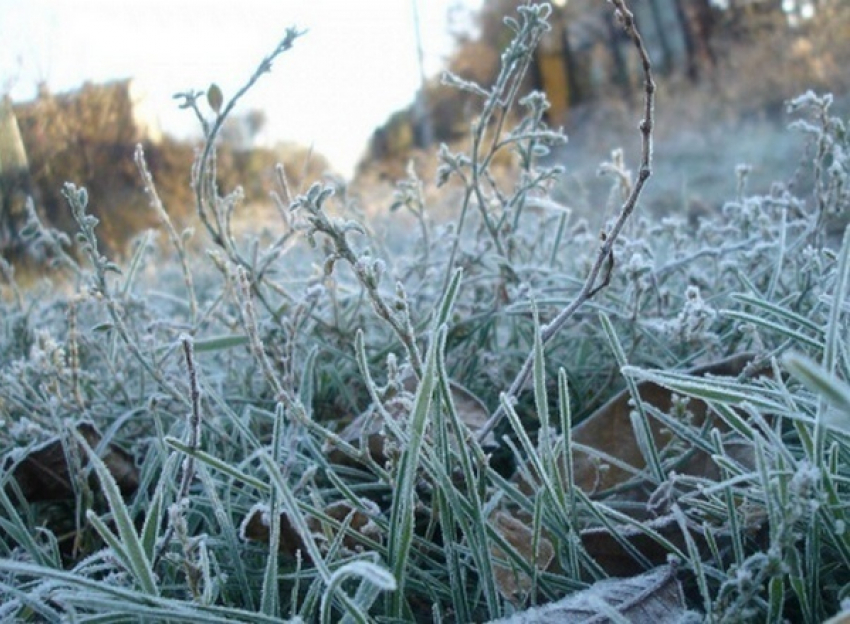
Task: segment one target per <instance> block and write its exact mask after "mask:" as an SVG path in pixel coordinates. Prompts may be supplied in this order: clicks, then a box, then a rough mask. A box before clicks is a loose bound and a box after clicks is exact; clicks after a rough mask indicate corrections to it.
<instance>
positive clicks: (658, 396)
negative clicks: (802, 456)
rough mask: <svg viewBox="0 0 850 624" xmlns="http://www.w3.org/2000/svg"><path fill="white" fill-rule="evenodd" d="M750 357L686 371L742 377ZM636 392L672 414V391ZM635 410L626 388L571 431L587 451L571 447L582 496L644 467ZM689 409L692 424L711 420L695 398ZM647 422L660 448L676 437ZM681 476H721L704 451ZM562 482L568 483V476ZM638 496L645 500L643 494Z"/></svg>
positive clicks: (650, 387)
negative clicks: (614, 461) (634, 419)
mask: <svg viewBox="0 0 850 624" xmlns="http://www.w3.org/2000/svg"><path fill="white" fill-rule="evenodd" d="M752 359H753V356H752V355H751V354H741V355H737V356H733V357H731V358H729V359H726V360H721V361H719V362H715V363H712V364H709V365H706V366H701V367H699V368H695V369H692V370H690V371H687V372H688V373H689V374H691V375H695V376H704V375H713V376H735V375H738V374H739V373H741V371H743V370H744V368H745V367H746V366H747V365H748V364H749V363H750V362H751V361H752ZM638 393H639V394H640V396H641V399H642V400H643V401H644V402H645V403H648V404H649V405H652V406H654V407H656V408H657V409H658V410H660V411H662V412H667V413H669V412H670V411H671V409H672V408H673V393H672V392H671V391H670V390H668V389H667V388H664V387H662V386H659V385H658V384H655V383H652V382H647V381H644V382H641V383H639V384H638ZM633 409H634V408H633V405H632V396H631V393H630V392H629V391H628V390H624V391H622V392H620V393H619V394H618V395H617V396H615V397H614V398H612V399H611V400H610V401H608V402H607V403H606V404H605V405H603V406H602V407H600V408H599V409H598V410H596V412H594V413H593V414H592V415H591V416H590V417H588V418H587V419H586V420H584V421H582V422H581V423H580V424H579V425H577V426H576V427H575V428H574V429H573V431H572V440H573V443H574V444H575V445H580V446H583V447H585V448H586V449H589V450H585V449H581V448H574V449H573V480H574V483H575V484H576V486H578V487H579V488H580V489H581V490H583V491H584V492H586V493H588V494H594V493H597V492H603V491H605V490H610V489H611V488H614V487H616V486H618V485H622V484H623V483H625V482H627V481H629V480H630V479H632V478H633V477H634V476H635V475H636V474H639V473H640V472H642V471H643V470H644V469H645V468H646V462H645V460H644V456H643V453H642V452H641V450H640V447H639V446H638V442H637V439H636V437H635V434H634V429H633V427H632V422H631V412H632V411H633ZM688 410H689V411H690V412H691V414H692V415H693V420H692V421H691V424H692V425H693V426H696V427H699V426H702V425H703V424H704V423H705V421H706V419H707V418H712V417H711V415H710V414H709V413H708V409H707V405H706V404H705V403H704V402H703V401H700V400H696V399H692V400H691V401H690V402H689V403H688ZM649 421H650V428H651V432H652V437H653V439H654V441H655V445H656V447H657V448H659V449H662V448H664V447H665V446H667V444H669V443H670V442H671V440H672V439H673V434H672V433H671V432H670V431H669V430H668V429H667V428H666V427H665V426H664V425H663V423H661V422H659V421H657V420H656V419H654V418H651V417H650V418H649ZM713 424H714V425H715V426H717V427H718V428H720V429H725V426H724V425H723V423H722V422H721V421H720V420H719V419H714V420H713ZM747 448H749V447H747ZM742 452H745V451H742ZM606 456H607V457H606ZM608 458H613V459H615V460H618V461H619V462H621V464H623V465H617V464H615V463H613V462H611V461H609V459H608ZM741 459H744V458H743V457H741ZM559 463H560V462H559ZM679 472H681V473H682V474H693V475H699V476H704V477H707V478H717V474H716V472H717V469H716V466H715V465H714V462H713V461H711V459H710V458H709V457H708V456H707V455H705V453H702V452H695V453H693V455H692V456H691V457H690V458H689V459H688V461H687V462H686V463H685V464H684V465H682V466H681V467H680V468H679ZM562 479H565V476H564V475H562ZM514 481H515V482H516V483H517V484H518V485H519V486H520V488H521V489H522V490H523V491H524V492H525V493H527V494H528V493H531V492H533V491H534V490H535V489H536V485H534V484H529V483H527V482H526V481H525V479H524V478H523V477H522V476H521V473H518V474H517V476H515V477H514ZM637 495H638V496H645V493H643V494H637Z"/></svg>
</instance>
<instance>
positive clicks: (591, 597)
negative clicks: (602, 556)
mask: <svg viewBox="0 0 850 624" xmlns="http://www.w3.org/2000/svg"><path fill="white" fill-rule="evenodd" d="M686 612H687V608H686V606H685V597H684V593H683V591H682V586H681V584H680V583H679V581H678V580H677V578H676V568H675V566H671V565H665V566H661V567H658V568H655V569H653V570H650V571H649V572H646V573H644V574H641V575H640V576H635V577H632V578H622V579H621V578H618V579H607V580H604V581H599V582H597V583H595V584H594V585H592V586H591V587H589V588H588V589H586V590H584V591H581V592H577V593H575V594H572V595H570V596H568V597H567V598H564V599H563V600H559V601H558V602H553V603H551V604H548V605H545V606H542V607H536V608H532V609H528V610H526V611H522V612H520V613H516V614H514V615H513V616H511V617H507V618H504V619H500V620H493V621H491V622H490V624H560V623H561V622H582V623H583V624H591V623H593V624H603V623H605V622H613V621H624V622H632V623H633V624H673V623H675V622H680V621H682V618H683V616H684V615H685V614H686Z"/></svg>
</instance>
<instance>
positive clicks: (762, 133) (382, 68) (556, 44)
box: [0, 0, 850, 261]
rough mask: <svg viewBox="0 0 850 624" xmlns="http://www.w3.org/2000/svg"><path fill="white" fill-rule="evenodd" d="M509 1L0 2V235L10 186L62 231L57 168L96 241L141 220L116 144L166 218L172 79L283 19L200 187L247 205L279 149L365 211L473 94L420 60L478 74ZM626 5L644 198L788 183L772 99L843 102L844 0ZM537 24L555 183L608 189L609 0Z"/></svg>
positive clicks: (175, 82) (621, 69) (191, 124)
mask: <svg viewBox="0 0 850 624" xmlns="http://www.w3.org/2000/svg"><path fill="white" fill-rule="evenodd" d="M523 3H524V2H522V1H521V0H419V1H418V2H417V1H416V0H360V1H352V0H347V1H343V0H284V1H281V0H278V1H271V0H243V1H241V2H236V3H234V2H221V1H219V0H207V1H197V0H182V1H180V0H146V1H145V2H135V3H123V2H114V1H113V0H78V1H75V2H64V1H62V0H0V40H2V41H3V46H2V49H0V88H2V104H0V202H1V203H0V252H2V254H3V256H4V257H5V258H7V259H10V260H13V261H16V260H20V259H21V258H24V257H25V256H26V250H25V249H24V247H23V245H22V242H21V236H20V233H21V230H22V228H23V226H24V223H25V221H26V210H25V205H26V198H27V197H32V198H33V200H34V204H33V205H34V207H35V209H36V210H37V212H38V213H39V215H40V216H41V217H42V219H43V220H44V221H45V222H47V223H49V224H51V225H53V226H54V227H57V228H59V229H61V230H66V231H70V230H71V229H72V227H71V219H70V215H69V214H68V210H67V208H66V206H65V202H64V200H63V199H62V197H61V195H60V189H61V185H62V183H63V182H65V181H72V182H74V183H76V184H78V185H83V186H86V187H87V188H88V189H89V194H90V197H91V210H92V212H93V213H94V214H95V215H97V216H99V217H100V218H101V221H102V224H101V226H100V228H99V235H100V236H101V239H102V241H103V243H104V246H105V248H106V250H107V251H108V252H109V253H110V254H112V255H113V256H121V255H122V254H123V253H124V252H125V250H126V246H127V243H128V241H129V240H130V239H131V238H132V237H133V236H135V234H137V233H138V232H139V231H140V230H141V229H143V228H147V227H152V226H154V225H155V224H156V219H155V215H154V214H153V212H152V211H151V210H149V209H148V207H147V199H146V198H145V196H144V193H143V191H142V188H141V184H140V181H139V175H138V172H137V171H136V168H135V165H134V163H133V159H132V154H133V150H134V147H135V145H136V144H137V143H142V144H143V145H144V147H145V151H146V154H147V158H148V160H149V165H150V167H151V169H152V172H153V174H154V177H155V180H156V182H157V185H158V189H159V192H160V194H161V195H162V198H163V200H164V202H165V204H166V208H167V209H168V210H169V212H170V213H171V214H172V217H173V218H174V219H175V220H176V221H177V222H178V223H180V224H184V225H185V224H189V223H191V221H192V218H193V211H194V208H193V202H192V197H191V190H190V187H189V172H190V169H191V162H192V159H193V157H194V150H195V149H196V147H197V146H198V145H199V144H200V139H201V131H200V126H199V124H198V121H197V119H195V117H194V115H193V114H192V113H191V112H190V111H187V110H180V109H179V108H178V106H177V104H178V102H177V101H176V100H174V99H173V98H172V96H173V94H174V93H177V92H185V91H190V90H196V91H199V92H205V91H206V89H207V88H208V86H209V85H210V84H212V83H215V84H218V85H219V86H220V87H221V89H222V91H223V93H224V96H225V99H226V98H228V97H229V96H231V95H232V94H233V93H235V92H236V90H237V89H238V88H239V87H240V86H241V85H242V84H244V82H245V81H246V80H247V78H248V77H249V76H250V75H251V74H252V73H253V71H254V69H255V68H256V66H257V64H258V62H259V61H260V60H261V59H262V58H263V57H264V56H265V55H266V54H267V53H268V52H269V51H271V50H272V49H274V47H275V46H276V45H277V43H278V42H279V40H280V39H281V38H282V36H283V34H284V31H285V29H286V27H288V26H292V25H294V26H297V27H299V28H303V29H305V30H306V31H308V32H307V33H306V34H305V35H304V36H303V37H302V38H300V39H299V40H298V41H296V43H295V46H294V48H293V49H292V50H291V51H290V52H287V53H285V54H284V55H283V56H282V57H280V58H279V59H278V60H277V61H276V62H275V65H274V67H273V70H272V72H271V74H269V75H266V76H264V77H263V78H262V79H261V81H260V82H259V83H258V85H257V87H256V88H255V89H253V90H252V91H251V92H250V93H249V95H248V96H247V97H246V98H245V99H244V100H243V101H242V103H241V104H240V106H239V107H238V108H237V110H236V112H235V115H234V116H232V117H231V118H230V119H229V120H228V122H227V125H226V127H225V129H224V131H223V133H222V137H221V145H220V152H219V172H220V178H221V190H222V191H223V192H228V191H230V190H232V189H233V188H234V187H235V186H236V185H237V184H241V185H243V187H244V190H245V195H246V200H247V204H248V206H249V209H248V212H249V213H250V211H251V210H255V211H260V210H262V209H263V207H265V206H268V203H269V202H268V194H269V192H270V190H272V189H273V188H274V178H273V170H274V165H275V163H277V162H282V163H284V164H285V166H286V167H287V171H288V172H289V173H290V175H291V176H292V177H293V178H294V180H295V182H296V183H297V185H298V186H299V187H300V188H306V186H307V185H308V184H309V183H310V182H312V181H314V180H317V179H321V178H322V177H323V176H327V175H333V176H336V177H337V178H338V179H339V180H345V181H347V182H349V183H351V188H353V189H355V190H356V191H357V193H359V196H360V197H361V201H362V204H363V209H364V211H365V212H367V213H370V214H380V213H381V212H385V211H386V210H387V206H388V205H389V201H388V200H387V197H388V195H389V190H388V189H390V188H391V186H392V184H393V182H394V181H395V180H397V179H399V178H402V177H404V176H405V175H406V168H407V166H408V163H409V162H413V163H415V166H416V170H417V172H418V173H419V175H420V176H421V177H422V178H423V180H425V181H426V182H428V183H429V184H430V183H432V182H433V180H434V170H435V167H436V163H435V159H434V157H433V155H434V153H435V151H436V146H438V145H439V144H440V143H447V144H450V145H456V146H462V144H463V142H464V141H465V139H466V136H467V133H468V127H469V123H470V121H471V120H472V119H473V118H474V116H475V114H476V111H477V106H478V105H479V100H478V98H477V96H474V95H471V94H469V93H467V92H460V91H457V90H456V89H452V88H449V87H447V86H445V85H443V84H442V83H441V81H440V75H441V73H442V72H443V71H444V70H449V71H451V72H454V73H455V74H457V75H459V76H460V77H462V78H464V79H466V80H473V81H475V82H477V83H479V84H480V85H482V86H484V87H485V88H486V87H487V86H488V85H490V84H492V83H493V81H494V80H495V78H496V76H497V73H498V71H499V64H500V53H501V51H502V50H503V49H504V47H505V45H506V44H507V43H508V41H509V40H510V36H511V33H510V31H509V30H508V29H507V28H505V26H504V24H503V17H504V16H505V15H509V14H512V13H514V12H515V10H516V7H517V6H518V5H520V4H523ZM630 6H631V7H632V9H633V10H634V12H635V14H636V18H637V22H638V26H639V28H640V30H641V32H642V34H643V36H644V39H645V40H646V41H647V43H648V47H649V50H650V54H651V56H652V59H653V63H654V65H655V70H656V76H657V79H658V82H659V91H658V108H657V122H658V123H657V135H656V141H657V143H656V152H655V156H656V162H655V169H656V175H655V177H654V178H653V179H652V183H651V184H650V185H649V188H648V189H647V194H646V195H645V197H644V199H643V201H644V202H645V203H646V204H647V205H648V206H649V209H650V210H652V211H653V212H656V213H661V214H664V213H665V212H669V211H682V212H685V213H686V214H687V215H688V216H689V218H697V217H698V215H699V214H700V213H701V212H704V211H710V210H716V209H717V208H718V207H719V205H720V204H721V203H722V201H723V199H728V198H729V197H731V196H732V195H733V194H734V192H735V184H736V181H735V176H734V169H735V166H736V165H737V164H738V163H741V162H748V163H750V164H752V165H753V172H752V174H751V176H750V177H751V182H750V183H751V185H752V187H753V190H756V191H758V190H759V189H760V188H761V189H765V190H766V189H767V188H769V185H770V184H771V183H773V182H774V181H777V180H781V181H784V182H786V183H788V184H789V185H793V184H794V183H795V179H794V176H795V171H796V170H797V169H798V165H799V162H800V156H801V151H800V147H799V146H800V141H799V139H798V138H795V137H794V136H793V135H791V134H790V133H789V132H787V131H786V130H784V127H785V126H786V125H787V124H788V121H789V117H788V116H787V114H786V112H785V102H786V101H787V100H789V99H790V98H793V97H794V96H796V95H798V94H800V93H802V92H804V91H806V90H808V89H812V90H815V91H817V92H832V93H833V94H834V95H835V97H836V104H835V107H836V110H837V111H838V112H839V113H841V112H842V111H843V114H845V115H846V112H847V111H848V92H850V69H848V68H850V2H847V0H726V1H719V0H632V2H631V3H630ZM551 25H552V30H551V32H550V33H549V34H548V36H547V37H546V38H545V40H544V41H543V42H542V45H541V47H540V48H539V50H538V51H537V53H536V56H535V59H534V63H533V65H532V67H531V70H530V72H529V75H528V77H527V79H526V84H524V85H523V89H524V90H526V91H528V90H531V89H539V90H543V91H545V92H546V94H547V96H548V98H549V101H550V103H551V108H550V110H549V117H548V121H549V123H550V124H551V125H552V126H554V127H563V128H564V130H565V132H566V133H567V134H568V135H569V137H570V143H569V144H568V145H567V147H566V148H564V150H563V151H561V152H559V153H557V154H553V155H552V156H551V158H553V159H557V160H558V161H559V162H561V163H562V164H564V165H565V166H566V169H567V174H566V176H565V178H564V181H563V185H562V187H560V188H558V189H555V195H556V198H557V199H558V200H559V201H562V202H564V203H565V204H568V205H570V206H575V207H576V208H578V209H583V210H585V211H587V212H590V211H591V210H592V209H593V207H594V206H597V205H598V203H599V202H604V201H605V197H606V194H607V193H608V189H609V188H610V182H606V181H604V180H601V181H600V180H598V178H596V177H595V175H594V173H595V170H596V168H597V166H598V165H599V163H600V162H602V161H604V160H608V159H610V158H611V151H612V150H613V149H615V148H617V147H623V148H624V149H625V154H626V158H627V165H628V164H629V159H631V163H630V164H631V165H632V166H636V165H637V158H638V155H637V146H638V143H639V136H638V133H637V131H636V123H637V119H638V118H639V107H640V104H641V96H642V84H641V78H642V77H641V73H640V71H639V67H638V64H637V57H636V55H635V54H634V52H633V46H632V45H631V43H630V42H629V41H628V40H627V39H626V38H625V36H624V35H623V33H622V31H621V29H620V28H619V26H618V24H617V23H616V20H615V19H614V17H613V13H612V9H611V6H610V4H609V3H607V2H601V1H599V0H560V1H557V2H554V3H553V14H552V18H551ZM201 101H203V99H202V100H201ZM205 112H206V113H208V115H209V117H210V119H211V118H212V116H213V112H212V111H210V110H205ZM508 161H509V157H508ZM505 164H506V165H508V166H509V165H510V163H509V162H506V163H505ZM252 207H253V208H252ZM447 209H448V208H447Z"/></svg>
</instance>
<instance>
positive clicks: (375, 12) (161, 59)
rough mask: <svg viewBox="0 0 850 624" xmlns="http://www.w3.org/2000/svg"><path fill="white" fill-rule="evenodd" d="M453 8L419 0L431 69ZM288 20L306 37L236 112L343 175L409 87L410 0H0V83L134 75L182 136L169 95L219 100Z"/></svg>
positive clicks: (186, 118)
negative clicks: (264, 119)
mask: <svg viewBox="0 0 850 624" xmlns="http://www.w3.org/2000/svg"><path fill="white" fill-rule="evenodd" d="M452 4H453V2H452V0H419V13H420V18H421V26H422V33H423V41H424V48H425V58H426V68H427V70H428V72H430V73H436V72H437V71H438V70H439V67H440V62H441V59H442V58H443V57H444V56H445V55H446V53H447V52H448V51H449V50H450V40H449V38H448V36H447V35H446V26H447V22H446V17H447V12H448V8H449V7H450V6H451V5H452ZM454 4H458V3H457V2H454ZM461 4H464V5H466V6H478V5H480V0H466V1H465V2H462V3H461ZM290 25H295V26H298V27H299V28H304V29H309V32H308V33H307V34H306V35H305V36H304V37H302V38H301V39H299V40H298V41H297V42H296V45H295V47H294V48H293V49H292V50H291V51H290V52H288V53H286V54H284V55H283V56H282V57H280V58H279V59H278V60H277V62H276V63H275V66H274V69H273V71H272V73H271V74H268V75H266V76H265V77H264V78H263V79H262V81H261V82H260V83H259V84H258V86H257V87H256V88H255V89H254V91H253V92H252V93H250V94H249V96H248V97H246V98H245V100H244V101H243V104H242V106H241V109H238V110H237V113H238V112H240V110H241V112H245V111H246V110H248V109H250V108H262V109H264V110H265V112H266V113H267V116H268V125H267V128H266V130H265V132H264V133H263V135H262V137H261V138H262V140H263V141H264V142H266V143H273V142H274V141H276V140H292V141H298V142H301V143H304V144H313V145H314V147H315V149H316V150H317V151H319V152H321V153H323V154H325V155H326V156H327V157H328V158H329V159H330V160H331V162H332V163H333V164H334V165H335V166H336V167H337V169H338V170H339V171H340V172H341V173H343V174H346V175H347V174H350V173H351V171H352V169H353V166H354V164H355V163H356V161H357V159H358V158H359V157H360V155H361V154H362V152H363V149H364V147H365V145H366V142H367V140H368V137H369V135H370V134H371V132H372V130H373V129H374V128H375V126H377V125H378V124H380V123H381V122H382V121H384V120H385V119H386V118H387V116H388V115H389V114H390V113H392V112H393V111H394V110H397V109H399V108H401V107H403V106H405V105H406V104H408V103H409V102H410V101H411V99H412V97H413V95H414V93H415V91H416V89H417V88H418V85H419V69H418V64H417V53H416V45H415V29H414V19H413V10H412V0H227V1H223V0H138V1H133V0H0V41H2V45H0V89H2V91H3V92H10V93H11V95H12V97H13V98H14V99H16V100H23V99H29V98H32V97H33V95H34V92H35V85H36V84H37V83H38V82H39V81H46V82H47V84H48V86H49V87H50V88H51V89H52V90H53V91H56V92H59V91H64V90H68V89H72V88H76V87H77V86H79V85H80V84H81V83H82V82H83V81H84V80H92V81H95V82H101V81H107V80H113V79H117V78H126V77H136V78H137V79H139V80H140V81H141V84H142V85H143V87H144V88H145V90H146V91H147V92H148V97H149V99H150V104H151V105H152V107H153V108H154V110H155V111H156V114H157V116H158V117H159V120H160V124H161V126H162V128H163V129H164V130H165V131H166V132H170V133H172V134H176V135H177V136H183V137H185V136H189V135H190V133H192V132H195V130H196V126H195V124H194V123H193V120H192V115H191V114H190V113H188V112H187V111H181V110H178V109H177V108H176V106H175V102H174V100H172V98H171V96H172V95H173V94H174V93H176V92H178V91H185V90H187V89H205V88H206V87H207V85H209V83H211V82H216V83H218V84H219V85H220V86H221V88H222V90H223V91H224V93H225V97H227V96H228V95H229V94H232V93H233V92H234V91H235V90H236V89H237V88H238V87H239V86H241V84H242V83H243V82H244V81H245V80H246V79H247V78H248V77H249V76H250V74H251V73H252V72H253V70H254V68H255V67H256V65H257V63H258V62H259V60H260V59H262V58H263V57H264V56H265V55H266V54H268V53H269V52H270V51H271V50H273V49H274V47H275V46H276V44H277V43H278V42H279V40H280V39H281V38H282V37H283V34H284V32H285V29H286V27H287V26H290Z"/></svg>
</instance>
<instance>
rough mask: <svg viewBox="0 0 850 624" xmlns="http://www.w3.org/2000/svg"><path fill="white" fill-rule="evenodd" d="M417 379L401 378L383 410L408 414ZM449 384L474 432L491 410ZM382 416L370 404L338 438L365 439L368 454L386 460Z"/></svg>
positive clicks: (333, 453) (338, 455) (337, 456)
mask: <svg viewBox="0 0 850 624" xmlns="http://www.w3.org/2000/svg"><path fill="white" fill-rule="evenodd" d="M416 383H417V382H416V379H415V378H414V377H412V376H408V377H406V378H405V379H404V381H403V382H402V386H403V390H404V391H403V392H402V393H401V394H400V395H399V396H396V397H392V398H390V399H389V400H387V401H386V403H385V404H384V410H385V411H386V412H388V413H389V414H390V416H392V417H393V418H394V419H396V420H398V421H403V420H404V419H405V418H407V416H408V413H409V410H410V408H411V406H412V405H413V396H414V394H415V392H416ZM449 388H450V389H451V393H452V402H453V403H454V406H455V409H456V410H457V413H458V416H459V417H460V420H461V421H462V422H463V423H464V424H465V425H466V426H467V427H469V430H470V433H471V434H472V435H475V433H476V432H477V431H478V430H479V429H481V427H482V426H484V423H486V422H487V419H488V418H489V417H490V412H489V411H488V410H487V406H485V405H484V403H483V402H482V401H481V399H479V398H478V397H477V396H475V395H474V394H472V392H470V391H469V390H467V389H466V388H464V387H463V386H461V385H460V384H456V383H455V382H453V381H450V382H449ZM383 426H384V423H383V420H382V418H381V415H380V413H378V410H377V409H376V408H375V406H372V407H370V408H369V409H367V410H366V411H365V412H363V413H362V414H360V415H359V416H358V417H357V418H355V419H354V420H353V421H351V423H350V424H349V425H348V426H347V427H346V428H345V429H343V431H342V432H341V433H340V438H342V439H343V440H345V441H346V442H348V443H349V444H352V445H354V446H356V447H359V446H360V445H361V444H362V442H363V441H364V440H365V442H366V447H367V448H368V452H369V456H370V457H371V458H372V459H373V460H374V461H375V462H377V463H379V464H383V463H384V462H386V461H387V459H388V457H387V449H386V448H385V442H386V437H385V434H384V430H383ZM493 441H494V438H493V437H492V435H491V436H489V438H488V439H487V440H485V445H487V444H493ZM329 457H330V460H331V462H332V463H336V464H346V463H348V458H347V457H346V456H345V455H344V454H343V453H342V452H341V451H339V450H337V449H330V451H329Z"/></svg>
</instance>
